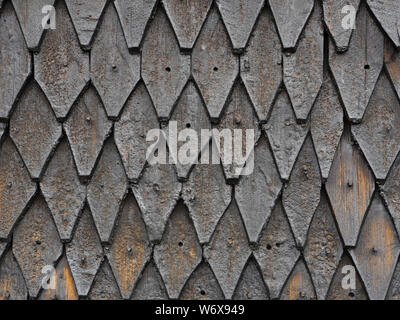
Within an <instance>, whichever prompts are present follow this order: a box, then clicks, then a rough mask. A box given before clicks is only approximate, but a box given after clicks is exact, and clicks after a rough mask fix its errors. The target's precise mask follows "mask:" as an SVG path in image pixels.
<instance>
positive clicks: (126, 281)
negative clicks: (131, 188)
mask: <svg viewBox="0 0 400 320" xmlns="http://www.w3.org/2000/svg"><path fill="white" fill-rule="evenodd" d="M150 253H151V248H150V243H149V241H148V238H147V233H146V227H145V224H144V222H143V220H142V217H141V213H140V210H139V207H138V205H137V203H136V200H135V199H134V198H133V196H132V195H129V196H128V198H127V199H126V201H125V204H124V207H123V209H122V212H121V217H120V219H119V220H118V224H117V226H116V228H115V235H114V238H113V243H112V246H111V248H110V250H109V251H108V253H107V257H108V259H109V261H110V265H111V268H112V269H113V271H114V275H115V278H116V281H117V283H118V285H119V288H120V290H121V294H122V296H123V297H124V298H125V299H129V297H130V296H131V293H132V289H133V287H134V286H135V284H136V283H137V280H138V279H139V276H140V274H141V272H142V270H143V268H144V266H145V264H146V263H147V261H148V259H149V258H150Z"/></svg>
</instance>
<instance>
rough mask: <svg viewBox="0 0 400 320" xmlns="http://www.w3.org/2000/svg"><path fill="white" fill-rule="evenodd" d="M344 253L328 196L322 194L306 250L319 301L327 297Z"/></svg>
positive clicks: (305, 254) (305, 255)
mask: <svg viewBox="0 0 400 320" xmlns="http://www.w3.org/2000/svg"><path fill="white" fill-rule="evenodd" d="M342 253H343V246H342V242H341V240H340V235H339V233H338V231H337V229H336V226H335V220H334V218H333V212H332V210H331V208H330V206H329V202H328V199H327V197H326V195H325V194H324V193H322V196H321V201H320V203H319V205H318V208H317V210H316V211H315V214H314V218H313V220H312V222H311V225H310V230H309V231H308V237H307V243H306V247H305V249H304V257H305V260H306V262H307V264H308V268H309V270H310V273H311V277H312V279H313V281H314V286H315V291H316V293H317V297H318V299H319V300H323V299H325V297H326V294H327V292H328V289H329V285H330V282H331V280H332V278H333V276H334V274H335V272H336V269H337V267H338V265H339V262H340V259H341V257H342ZM339 271H340V270H339Z"/></svg>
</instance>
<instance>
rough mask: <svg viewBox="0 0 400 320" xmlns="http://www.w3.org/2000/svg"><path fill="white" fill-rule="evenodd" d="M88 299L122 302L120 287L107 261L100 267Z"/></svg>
mask: <svg viewBox="0 0 400 320" xmlns="http://www.w3.org/2000/svg"><path fill="white" fill-rule="evenodd" d="M88 298H89V300H108V301H110V300H111V301H112V300H122V298H121V294H120V292H119V290H118V285H117V283H116V281H115V278H114V275H113V273H112V270H111V268H110V265H109V264H108V263H107V261H104V263H103V265H102V266H101V267H100V269H99V272H98V273H97V275H96V278H95V279H94V281H93V286H92V288H91V289H90V292H89V295H88Z"/></svg>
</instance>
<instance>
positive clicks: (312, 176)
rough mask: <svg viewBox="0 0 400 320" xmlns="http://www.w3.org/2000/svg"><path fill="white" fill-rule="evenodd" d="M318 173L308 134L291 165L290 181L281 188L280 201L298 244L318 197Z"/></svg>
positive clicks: (299, 244) (303, 239) (301, 244)
mask: <svg viewBox="0 0 400 320" xmlns="http://www.w3.org/2000/svg"><path fill="white" fill-rule="evenodd" d="M321 185H322V182H321V176H320V172H319V168H318V160H317V156H316V155H315V151H314V147H313V145H312V141H311V138H310V136H308V137H307V139H306V141H305V142H304V145H303V147H302V149H301V151H300V153H299V156H298V159H297V161H296V164H295V165H294V168H293V172H292V175H291V177H290V181H289V182H288V183H287V185H286V186H285V188H284V189H283V192H282V203H283V207H284V208H285V211H286V214H287V216H288V218H289V223H290V226H291V227H292V230H293V233H294V238H295V240H296V243H297V245H298V246H299V247H303V246H304V244H305V241H306V237H307V232H308V228H309V226H310V223H311V220H312V217H313V216H314V212H315V209H317V206H318V203H319V201H320V192H321Z"/></svg>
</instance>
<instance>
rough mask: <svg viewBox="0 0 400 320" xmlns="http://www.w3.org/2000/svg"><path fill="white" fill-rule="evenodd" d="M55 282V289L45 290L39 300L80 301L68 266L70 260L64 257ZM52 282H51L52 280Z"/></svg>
mask: <svg viewBox="0 0 400 320" xmlns="http://www.w3.org/2000/svg"><path fill="white" fill-rule="evenodd" d="M51 276H53V277H54V279H53V281H55V288H54V289H52V288H49V289H43V290H42V293H41V294H40V296H39V300H78V299H79V297H78V293H77V291H76V288H75V283H74V278H73V277H72V273H71V269H70V268H69V265H68V260H67V258H66V257H65V255H63V257H62V258H61V260H60V261H59V262H58V264H57V268H56V269H55V273H54V275H51ZM50 279H51V278H50ZM50 281H51V280H50Z"/></svg>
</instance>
